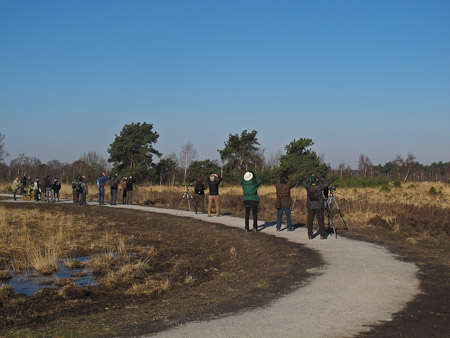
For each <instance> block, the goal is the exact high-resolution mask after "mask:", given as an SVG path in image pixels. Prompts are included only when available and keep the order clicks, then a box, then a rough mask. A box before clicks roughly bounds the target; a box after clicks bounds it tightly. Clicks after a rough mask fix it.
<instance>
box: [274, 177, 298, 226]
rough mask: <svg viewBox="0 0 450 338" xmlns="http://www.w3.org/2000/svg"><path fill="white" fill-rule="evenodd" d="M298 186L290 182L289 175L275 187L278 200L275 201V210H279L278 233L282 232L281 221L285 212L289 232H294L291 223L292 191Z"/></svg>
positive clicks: (282, 178) (281, 179) (281, 178)
mask: <svg viewBox="0 0 450 338" xmlns="http://www.w3.org/2000/svg"><path fill="white" fill-rule="evenodd" d="M295 185H296V182H295V181H289V178H288V176H287V175H285V174H283V175H281V177H280V183H277V184H276V185H275V189H276V194H277V199H276V200H275V208H276V209H277V231H280V230H281V219H282V218H283V212H284V213H285V214H286V223H287V231H294V229H293V228H292V223H291V205H292V198H291V189H292V188H293V187H294V186H295Z"/></svg>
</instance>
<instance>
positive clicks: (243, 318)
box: [116, 206, 420, 337]
mask: <svg viewBox="0 0 450 338" xmlns="http://www.w3.org/2000/svg"><path fill="white" fill-rule="evenodd" d="M116 207H122V206H116ZM123 207H128V208H133V209H134V208H135V209H139V210H148V211H152V212H160V213H167V214H172V215H175V214H176V213H177V211H176V210H171V209H160V208H149V207H141V206H123ZM178 216H185V217H194V218H197V219H201V220H206V221H208V222H216V223H221V224H225V225H227V226H234V227H239V228H242V229H243V220H242V219H241V218H237V217H231V216H221V217H214V216H213V217H207V215H205V214H198V215H195V214H193V213H192V212H186V211H179V212H178ZM264 224H265V222H264V221H260V222H259V225H260V226H263V225H264ZM266 225H267V223H266ZM262 231H263V232H264V233H268V234H271V235H274V236H281V237H286V238H288V239H289V240H291V241H293V242H297V243H302V244H306V245H307V246H308V247H309V248H311V249H314V250H317V251H318V252H319V253H320V254H321V255H322V257H323V258H324V260H325V262H326V263H327V264H325V266H324V267H323V268H322V269H320V270H318V271H316V272H317V273H318V275H317V276H316V277H315V278H313V279H312V280H311V281H310V283H309V284H307V285H305V286H304V287H301V288H300V289H298V290H297V291H295V292H293V293H291V294H289V295H287V296H285V297H282V298H281V299H279V300H277V301H275V302H273V303H272V304H271V305H270V306H268V307H264V308H260V309H256V310H250V311H245V312H242V313H237V314H235V315H232V316H227V317H223V318H218V319H214V320H210V321H206V322H194V323H188V324H185V325H181V326H178V327H175V328H173V329H170V330H168V331H165V332H160V333H158V334H156V335H154V336H156V337H349V336H352V335H355V334H357V333H358V332H363V331H366V330H368V329H369V326H372V325H375V324H379V323H381V322H383V321H390V320H391V319H392V314H393V313H396V312H399V311H401V310H402V309H403V308H404V307H405V305H406V304H407V303H408V302H409V301H411V300H413V298H414V296H415V295H417V294H418V293H419V292H420V290H419V280H418V278H417V273H418V268H417V266H416V265H415V264H413V263H409V262H404V261H401V260H399V259H397V257H396V256H395V255H393V254H391V253H390V252H389V251H388V250H387V249H385V248H383V247H381V246H377V245H374V244H370V243H366V242H361V241H355V240H349V239H346V238H343V237H338V238H337V239H336V238H335V237H330V238H328V239H327V240H319V239H318V238H316V239H313V240H308V239H307V233H306V229H302V228H300V229H296V231H294V232H290V233H287V232H286V231H281V232H276V231H275V227H274V226H270V227H267V228H264V229H263V230H262ZM242 235H243V236H258V234H254V233H249V234H246V233H244V231H243V233H242Z"/></svg>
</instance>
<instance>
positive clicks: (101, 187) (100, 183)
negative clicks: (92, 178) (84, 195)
mask: <svg viewBox="0 0 450 338" xmlns="http://www.w3.org/2000/svg"><path fill="white" fill-rule="evenodd" d="M107 180H109V177H107V176H106V175H105V173H101V174H100V175H99V176H98V179H97V182H96V183H97V187H98V204H99V205H105V182H106V181H107Z"/></svg>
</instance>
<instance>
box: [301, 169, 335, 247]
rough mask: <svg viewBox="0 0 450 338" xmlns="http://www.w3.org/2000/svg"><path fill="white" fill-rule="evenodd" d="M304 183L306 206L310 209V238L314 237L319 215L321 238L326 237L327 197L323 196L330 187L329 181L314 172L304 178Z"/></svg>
mask: <svg viewBox="0 0 450 338" xmlns="http://www.w3.org/2000/svg"><path fill="white" fill-rule="evenodd" d="M302 185H303V186H304V187H305V189H306V193H307V197H306V208H307V209H308V216H307V220H306V224H307V226H308V238H309V239H312V238H313V221H314V217H315V216H317V221H318V222H319V232H320V239H326V238H327V235H326V232H325V222H324V212H323V210H324V208H325V199H324V197H323V191H324V190H325V189H326V188H327V187H328V185H329V183H328V182H327V181H326V180H324V179H322V178H321V177H320V176H319V174H314V175H312V176H311V177H307V178H305V179H304V180H303V182H302Z"/></svg>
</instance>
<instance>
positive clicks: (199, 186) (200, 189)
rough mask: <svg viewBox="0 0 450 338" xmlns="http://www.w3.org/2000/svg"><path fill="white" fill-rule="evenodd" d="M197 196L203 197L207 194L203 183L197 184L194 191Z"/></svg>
mask: <svg viewBox="0 0 450 338" xmlns="http://www.w3.org/2000/svg"><path fill="white" fill-rule="evenodd" d="M194 191H195V193H196V194H199V195H202V194H203V193H204V192H205V189H204V188H203V182H202V181H197V183H196V184H195V189H194Z"/></svg>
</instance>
